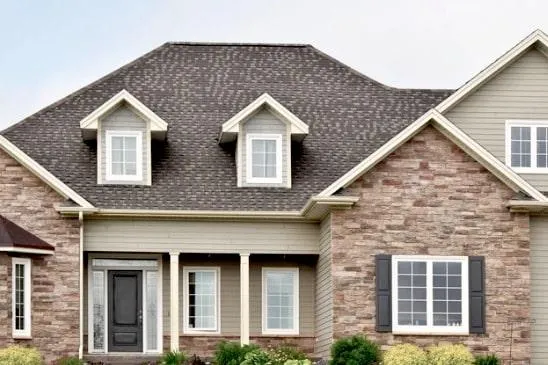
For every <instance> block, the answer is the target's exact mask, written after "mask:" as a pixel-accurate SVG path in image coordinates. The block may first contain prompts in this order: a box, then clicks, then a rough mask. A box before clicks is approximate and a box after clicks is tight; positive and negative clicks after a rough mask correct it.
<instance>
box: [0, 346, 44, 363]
mask: <svg viewBox="0 0 548 365" xmlns="http://www.w3.org/2000/svg"><path fill="white" fill-rule="evenodd" d="M0 365H42V356H40V352H38V350H36V349H35V348H32V347H22V346H9V347H6V348H5V349H1V350H0Z"/></svg>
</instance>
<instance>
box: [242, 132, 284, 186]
mask: <svg viewBox="0 0 548 365" xmlns="http://www.w3.org/2000/svg"><path fill="white" fill-rule="evenodd" d="M246 143H247V148H246V154H247V161H246V164H247V165H246V169H247V182H249V183H274V184H278V183H281V182H282V136H281V135H280V134H248V135H247V140H246Z"/></svg>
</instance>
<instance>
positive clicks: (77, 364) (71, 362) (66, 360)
mask: <svg viewBox="0 0 548 365" xmlns="http://www.w3.org/2000/svg"><path fill="white" fill-rule="evenodd" d="M55 364H56V365H85V362H84V360H80V359H79V358H77V357H76V356H65V357H62V358H60V359H58V360H57V361H55Z"/></svg>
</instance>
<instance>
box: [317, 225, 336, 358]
mask: <svg viewBox="0 0 548 365" xmlns="http://www.w3.org/2000/svg"><path fill="white" fill-rule="evenodd" d="M331 263H332V259H331V216H328V217H327V218H325V219H324V220H323V221H322V224H321V226H320V256H319V258H318V264H317V266H316V348H315V351H314V352H315V354H316V356H318V357H322V358H326V357H327V356H328V355H329V348H330V347H331V343H332V340H333V283H332V278H331Z"/></svg>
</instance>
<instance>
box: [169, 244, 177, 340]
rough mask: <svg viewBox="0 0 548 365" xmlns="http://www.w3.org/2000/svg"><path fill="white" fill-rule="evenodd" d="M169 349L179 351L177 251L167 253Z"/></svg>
mask: <svg viewBox="0 0 548 365" xmlns="http://www.w3.org/2000/svg"><path fill="white" fill-rule="evenodd" d="M169 257H170V261H169V272H170V275H169V289H170V290H169V293H170V295H169V299H170V313H169V314H170V322H169V323H170V325H169V328H170V330H171V334H170V337H171V346H170V347H171V350H172V351H179V252H170V253H169Z"/></svg>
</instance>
